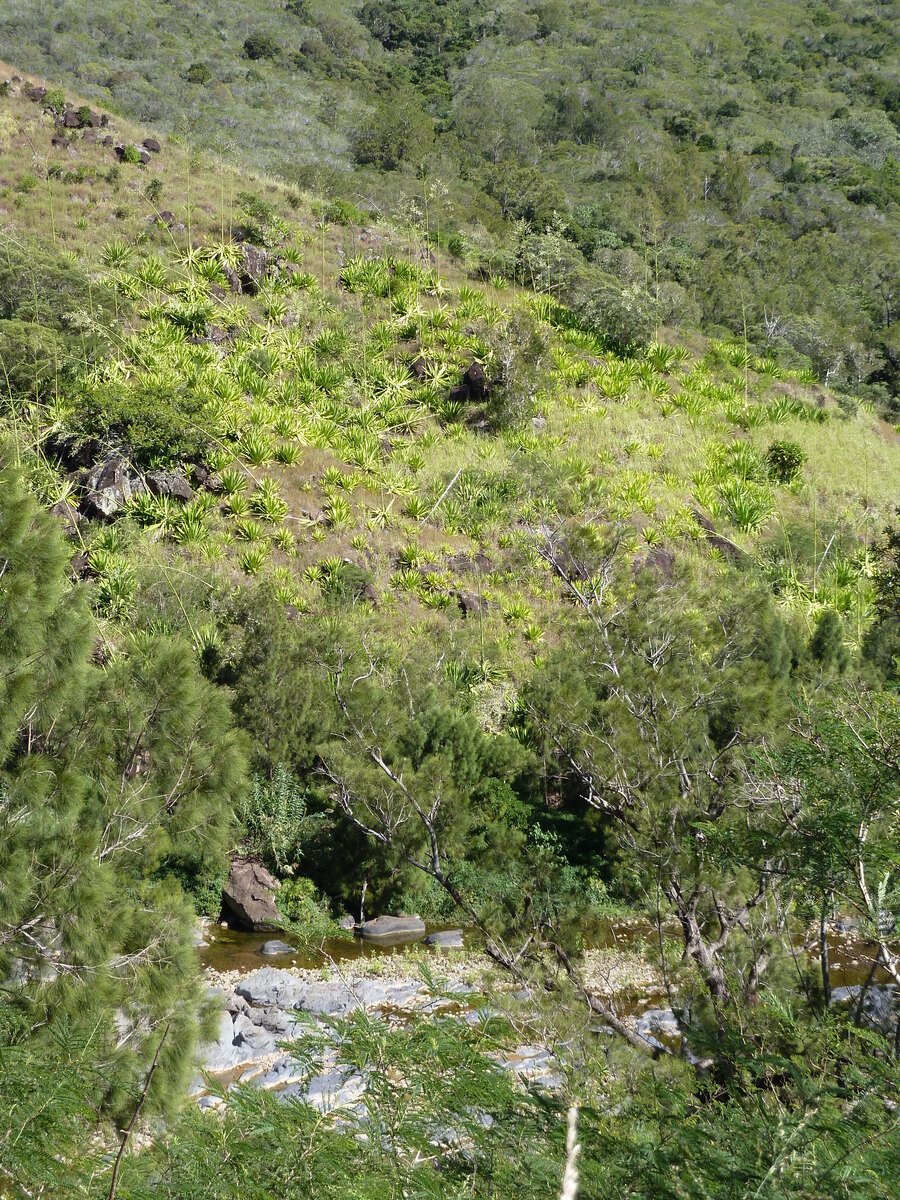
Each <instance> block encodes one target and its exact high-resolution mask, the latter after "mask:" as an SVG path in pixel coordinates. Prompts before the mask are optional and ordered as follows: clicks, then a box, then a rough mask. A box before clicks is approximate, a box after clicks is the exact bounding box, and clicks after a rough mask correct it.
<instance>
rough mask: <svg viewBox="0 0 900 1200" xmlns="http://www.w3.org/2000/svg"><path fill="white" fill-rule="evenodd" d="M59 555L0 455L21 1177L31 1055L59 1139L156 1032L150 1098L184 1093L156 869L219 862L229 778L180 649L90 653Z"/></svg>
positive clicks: (34, 1160)
mask: <svg viewBox="0 0 900 1200" xmlns="http://www.w3.org/2000/svg"><path fill="white" fill-rule="evenodd" d="M66 558H67V556H66V550H65V547H64V544H63V542H62V538H61V536H60V534H59V532H58V530H57V529H56V528H55V525H54V522H53V520H52V518H50V517H48V516H46V515H45V514H43V513H41V512H40V511H39V509H38V507H37V505H36V504H35V503H34V501H33V500H31V499H30V498H29V497H28V496H27V494H26V493H25V492H24V490H23V488H22V487H21V485H20V482H19V480H18V478H17V475H16V473H15V471H13V470H12V469H11V468H10V467H9V466H8V465H2V468H0V1018H2V1022H0V1030H2V1038H0V1043H2V1044H3V1045H4V1046H5V1047H6V1049H5V1050H4V1051H3V1056H2V1058H0V1161H3V1162H4V1165H5V1166H6V1167H7V1169H11V1168H9V1166H8V1164H9V1163H10V1162H11V1161H13V1162H18V1163H19V1164H20V1166H22V1164H25V1165H24V1166H22V1169H23V1170H26V1173H27V1172H28V1171H30V1170H31V1167H32V1166H34V1167H35V1169H37V1164H39V1163H40V1162H41V1158H42V1156H41V1154H40V1153H39V1149H40V1147H41V1144H42V1142H43V1141H44V1136H45V1135H44V1121H45V1120H46V1119H48V1113H49V1112H51V1111H52V1110H53V1107H54V1105H53V1104H50V1105H49V1108H47V1109H40V1112H41V1113H43V1114H44V1116H43V1117H41V1118H40V1119H37V1117H36V1116H34V1115H32V1116H29V1115H28V1114H29V1106H28V1104H23V1103H21V1096H22V1094H23V1086H22V1080H23V1078H24V1079H28V1078H30V1077H31V1074H30V1073H31V1071H32V1070H33V1069H34V1064H35V1063H40V1064H42V1070H41V1071H40V1072H39V1074H44V1075H46V1076H47V1077H48V1078H49V1077H52V1078H53V1080H54V1087H58V1088H59V1089H60V1090H61V1098H60V1121H61V1125H60V1135H59V1136H60V1137H61V1138H63V1141H64V1140H65V1139H64V1132H65V1129H66V1121H67V1120H68V1114H69V1112H70V1110H71V1111H72V1112H73V1113H74V1112H75V1111H77V1110H78V1108H79V1105H80V1104H81V1100H82V1099H84V1100H85V1101H86V1100H87V1098H88V1096H89V1099H90V1104H91V1106H92V1109H93V1118H94V1120H95V1121H96V1119H97V1116H98V1114H99V1113H101V1112H103V1111H104V1110H105V1111H107V1112H109V1113H111V1114H112V1115H116V1114H117V1113H119V1112H122V1111H126V1112H127V1111H129V1110H130V1108H131V1106H132V1103H133V1097H134V1095H135V1088H136V1087H138V1086H139V1083H140V1080H141V1077H142V1073H143V1069H144V1068H145V1065H146V1062H147V1060H148V1058H149V1057H150V1056H152V1054H153V1053H154V1051H155V1049H156V1047H157V1045H158V1044H159V1041H160V1039H161V1037H162V1033H163V1030H165V1029H166V1028H168V1030H169V1033H168V1037H167V1039H166V1045H165V1049H164V1053H163V1055H162V1057H161V1061H160V1069H159V1071H158V1074H157V1080H158V1084H155V1085H154V1087H155V1093H156V1094H155V1096H154V1101H155V1102H159V1103H161V1102H162V1101H163V1100H164V1099H165V1097H166V1095H167V1094H168V1095H169V1096H171V1095H173V1094H175V1093H176V1092H177V1091H178V1090H179V1089H180V1088H182V1087H183V1084H184V1082H185V1080H184V1074H185V1071H186V1069H187V1062H188V1059H187V1051H188V1050H189V1049H190V1048H191V1047H192V1046H193V1043H194V1040H195V1037H196V1025H197V1021H196V1018H197V1013H198V1009H199V998H200V990H199V985H198V982H197V972H196V960H195V956H194V954H193V951H192V948H191V924H192V919H193V914H192V910H191V908H190V906H189V905H188V904H187V902H186V900H185V899H184V897H183V896H182V894H181V891H180V888H179V887H178V885H177V884H176V883H174V882H173V880H172V877H171V876H170V875H165V876H164V875H162V874H161V872H160V870H159V867H160V863H161V862H162V860H163V859H164V858H165V859H166V860H167V861H168V862H169V863H170V864H171V863H175V864H177V865H180V866H181V867H182V869H183V870H184V871H190V870H191V869H198V868H202V867H204V866H205V865H208V864H209V863H210V862H216V861H218V859H219V857H220V856H221V854H222V851H223V849H224V848H225V845H226V841H227V838H228V835H229V813H230V810H231V807H232V806H233V804H234V803H235V801H236V799H237V796H238V794H239V792H240V791H241V789H242V788H243V786H244V762H243V757H242V753H241V750H240V747H239V744H238V742H237V741H236V737H235V734H234V733H233V732H232V730H231V723H230V715H229V713H228V709H227V705H226V704H225V702H224V700H223V699H222V697H221V694H218V693H216V692H215V690H214V689H213V688H212V687H211V685H209V684H207V683H205V682H204V681H203V680H202V678H201V677H200V676H199V674H198V672H197V670H196V667H195V666H194V663H193V659H192V657H191V656H190V655H189V654H187V653H186V652H185V650H184V647H183V646H182V645H181V644H180V643H178V642H176V641H173V640H167V639H143V640H136V641H134V642H133V643H129V644H126V645H123V646H122V647H121V648H119V649H118V650H115V651H114V652H113V653H112V656H111V658H110V660H109V662H108V663H107V665H105V666H102V665H99V664H98V663H97V662H96V661H95V659H94V658H92V647H93V642H94V638H95V636H96V629H95V627H94V626H93V623H92V621H91V619H90V616H89V614H88V611H87V607H86V604H85V601H84V598H83V597H82V596H81V595H80V593H79V591H78V589H76V588H73V587H72V586H71V585H70V584H69V582H68V581H67V579H66V573H65V568H66V565H67V563H66ZM95 657H98V656H95ZM88 1047H89V1051H88V1049H87V1048H88ZM79 1048H84V1053H83V1054H82V1053H81V1050H80V1049H79ZM29 1064H30V1065H29ZM56 1064H58V1070H57V1066H56ZM86 1081H87V1082H86ZM24 1095H25V1096H26V1097H28V1096H30V1095H31V1088H30V1087H28V1086H26V1087H24ZM48 1103H49V1102H48ZM61 1147H62V1142H60V1148H61ZM44 1149H45V1150H46V1145H45V1146H44ZM28 1164H31V1165H30V1166H29V1165H28ZM26 1178H30V1175H26ZM37 1178H38V1181H39V1180H40V1178H41V1176H40V1173H39V1174H38V1177H37ZM22 1184H23V1187H24V1186H28V1185H27V1182H26V1180H25V1179H23V1180H22Z"/></svg>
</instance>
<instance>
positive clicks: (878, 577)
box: [863, 513, 900, 681]
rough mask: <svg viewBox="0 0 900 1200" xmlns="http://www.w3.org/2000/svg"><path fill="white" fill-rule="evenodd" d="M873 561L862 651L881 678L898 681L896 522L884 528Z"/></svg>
mask: <svg viewBox="0 0 900 1200" xmlns="http://www.w3.org/2000/svg"><path fill="white" fill-rule="evenodd" d="M898 515H900V513H898ZM876 561H877V563H878V566H877V569H876V572H875V603H874V606H873V607H874V610H875V611H874V620H873V622H872V624H871V626H870V627H869V629H868V631H867V632H866V636H865V639H864V641H863V653H864V655H865V657H866V658H867V659H868V660H869V661H870V662H871V663H873V664H874V665H875V666H876V667H877V668H878V670H879V671H880V672H881V673H882V675H883V676H884V678H885V679H887V680H891V681H896V680H900V525H892V526H890V527H889V528H888V529H887V530H885V535H884V539H883V541H882V542H881V544H880V545H879V546H878V547H877V548H876Z"/></svg>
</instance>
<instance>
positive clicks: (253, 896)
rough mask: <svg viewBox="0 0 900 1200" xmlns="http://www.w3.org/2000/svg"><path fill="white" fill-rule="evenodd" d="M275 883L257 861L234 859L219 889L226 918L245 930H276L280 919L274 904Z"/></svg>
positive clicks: (274, 879)
mask: <svg viewBox="0 0 900 1200" xmlns="http://www.w3.org/2000/svg"><path fill="white" fill-rule="evenodd" d="M278 886H279V884H278V880H277V879H276V878H275V877H274V876H273V875H272V874H271V873H270V872H269V871H267V870H266V868H265V867H264V866H263V864H262V863H261V862H260V861H259V859H257V858H236V859H235V860H234V862H233V863H232V864H231V870H230V871H229V872H228V879H227V880H226V882H225V887H224V888H223V889H222V903H223V907H224V908H225V910H226V912H227V913H228V915H230V916H231V917H232V918H233V919H234V920H235V922H236V923H237V924H239V925H241V926H242V927H243V928H245V929H254V930H257V931H260V932H265V930H267V929H280V928H281V926H282V925H283V924H284V918H283V917H282V915H281V913H280V912H279V911H278V906H277V905H276V903H275V892H276V891H277V890H278Z"/></svg>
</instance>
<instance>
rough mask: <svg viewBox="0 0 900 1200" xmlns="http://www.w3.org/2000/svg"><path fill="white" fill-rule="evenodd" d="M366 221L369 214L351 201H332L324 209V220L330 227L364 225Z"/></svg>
mask: <svg viewBox="0 0 900 1200" xmlns="http://www.w3.org/2000/svg"><path fill="white" fill-rule="evenodd" d="M368 219H369V214H368V213H366V212H363V211H362V209H361V208H357V207H356V205H355V204H354V203H353V202H352V200H332V201H331V203H330V204H328V205H327V206H326V208H325V220H326V221H330V222H331V224H332V225H365V224H366V222H367V221H368Z"/></svg>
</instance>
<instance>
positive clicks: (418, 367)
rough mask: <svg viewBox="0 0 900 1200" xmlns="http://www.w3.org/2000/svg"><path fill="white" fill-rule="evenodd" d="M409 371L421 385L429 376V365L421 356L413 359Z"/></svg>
mask: <svg viewBox="0 0 900 1200" xmlns="http://www.w3.org/2000/svg"><path fill="white" fill-rule="evenodd" d="M409 369H410V370H411V371H412V373H413V375H415V377H416V379H418V381H419V382H420V383H421V382H422V381H423V380H424V379H425V377H426V375H427V374H428V363H427V361H426V360H425V359H424V358H423V357H422V355H421V354H420V355H419V357H418V358H416V359H413V361H412V362H411V363H410V364H409Z"/></svg>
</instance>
